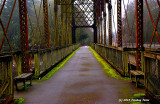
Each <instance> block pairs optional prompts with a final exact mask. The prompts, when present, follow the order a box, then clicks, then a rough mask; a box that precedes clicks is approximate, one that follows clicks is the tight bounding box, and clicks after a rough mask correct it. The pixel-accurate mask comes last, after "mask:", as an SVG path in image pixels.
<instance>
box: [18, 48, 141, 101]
mask: <svg viewBox="0 0 160 104" xmlns="http://www.w3.org/2000/svg"><path fill="white" fill-rule="evenodd" d="M142 92H143V90H140V89H136V88H135V87H134V85H132V84H131V82H130V81H127V80H122V79H114V78H112V77H110V76H109V75H108V74H106V73H104V70H103V67H102V65H101V64H100V63H99V62H98V61H97V60H96V58H95V57H94V56H93V54H92V52H91V51H90V50H89V49H88V47H81V48H80V49H79V50H78V51H77V52H76V54H75V55H74V56H73V57H72V58H71V59H70V60H69V61H68V62H67V63H66V65H65V66H63V67H62V68H61V69H60V70H59V71H58V72H56V73H55V74H54V75H53V76H52V77H51V78H50V79H48V80H46V81H44V82H34V84H33V86H32V87H31V88H29V89H27V90H26V91H24V92H15V97H16V98H17V97H23V98H24V99H25V101H24V103H23V104H118V103H119V101H118V100H119V99H123V98H131V97H132V96H133V94H135V93H142Z"/></svg>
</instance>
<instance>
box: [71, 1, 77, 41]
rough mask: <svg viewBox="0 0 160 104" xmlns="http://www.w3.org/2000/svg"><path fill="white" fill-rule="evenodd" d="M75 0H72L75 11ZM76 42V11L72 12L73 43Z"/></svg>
mask: <svg viewBox="0 0 160 104" xmlns="http://www.w3.org/2000/svg"><path fill="white" fill-rule="evenodd" d="M74 1H75V0H72V11H74ZM75 43H76V28H75V16H74V12H72V44H75Z"/></svg>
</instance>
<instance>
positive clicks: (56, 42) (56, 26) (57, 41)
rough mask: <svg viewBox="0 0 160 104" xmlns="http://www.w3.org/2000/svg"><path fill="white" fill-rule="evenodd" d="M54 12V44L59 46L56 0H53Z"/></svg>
mask: <svg viewBox="0 0 160 104" xmlns="http://www.w3.org/2000/svg"><path fill="white" fill-rule="evenodd" d="M54 12H55V37H54V46H56V47H58V46H59V34H58V4H57V0H54Z"/></svg>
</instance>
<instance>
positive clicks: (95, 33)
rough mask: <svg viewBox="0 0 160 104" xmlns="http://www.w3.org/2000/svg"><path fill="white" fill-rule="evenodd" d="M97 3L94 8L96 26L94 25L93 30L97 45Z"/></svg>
mask: <svg viewBox="0 0 160 104" xmlns="http://www.w3.org/2000/svg"><path fill="white" fill-rule="evenodd" d="M96 3H97V1H96V2H94V5H93V8H94V11H95V12H94V24H93V30H94V43H95V44H96V43H97V26H96V24H97V17H96V13H97V8H96Z"/></svg>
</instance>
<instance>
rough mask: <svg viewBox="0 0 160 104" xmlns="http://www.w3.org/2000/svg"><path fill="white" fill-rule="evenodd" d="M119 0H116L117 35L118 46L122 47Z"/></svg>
mask: <svg viewBox="0 0 160 104" xmlns="http://www.w3.org/2000/svg"><path fill="white" fill-rule="evenodd" d="M121 18H122V17H121V0H117V35H118V36H117V37H118V41H117V42H118V43H117V44H118V47H122V22H121Z"/></svg>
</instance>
